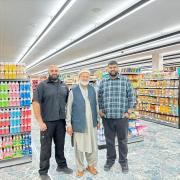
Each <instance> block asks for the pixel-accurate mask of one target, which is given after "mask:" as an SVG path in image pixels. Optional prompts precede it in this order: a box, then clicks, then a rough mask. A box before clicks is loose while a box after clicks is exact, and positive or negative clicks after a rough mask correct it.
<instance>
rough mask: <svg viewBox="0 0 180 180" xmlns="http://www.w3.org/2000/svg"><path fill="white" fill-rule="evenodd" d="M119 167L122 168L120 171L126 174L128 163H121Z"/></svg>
mask: <svg viewBox="0 0 180 180" xmlns="http://www.w3.org/2000/svg"><path fill="white" fill-rule="evenodd" d="M121 168H122V173H124V174H128V172H129V167H128V164H124V165H121Z"/></svg>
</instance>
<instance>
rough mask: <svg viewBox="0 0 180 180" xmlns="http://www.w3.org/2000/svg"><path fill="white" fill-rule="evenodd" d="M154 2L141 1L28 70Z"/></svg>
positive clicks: (37, 62)
mask: <svg viewBox="0 0 180 180" xmlns="http://www.w3.org/2000/svg"><path fill="white" fill-rule="evenodd" d="M153 1H155V0H141V1H139V2H137V3H136V4H134V5H132V6H131V7H129V8H128V9H126V10H124V11H123V12H121V13H120V14H118V15H116V16H115V17H113V18H111V19H110V20H108V21H106V22H105V23H103V24H101V25H100V26H98V27H96V28H94V29H93V30H91V31H89V32H87V33H86V34H84V35H83V36H81V37H79V38H77V39H76V40H74V41H72V42H71V43H69V44H67V45H65V46H63V47H62V48H60V49H58V50H56V51H55V52H53V53H52V54H50V55H48V56H47V57H45V58H43V59H40V60H38V61H36V62H35V63H33V64H32V65H30V66H28V68H27V69H28V70H29V69H31V68H33V67H35V66H37V65H39V64H40V63H42V62H44V61H45V60H47V59H49V58H52V57H53V56H55V55H57V54H59V53H60V52H62V51H64V50H67V49H68V48H70V47H72V46H73V45H75V44H77V43H80V42H81V41H82V40H85V39H87V38H89V37H90V36H92V35H94V34H96V33H98V32H100V31H102V30H103V29H105V28H107V27H109V26H111V25H112V24H114V23H116V22H117V21H120V20H122V19H124V18H125V17H127V16H129V15H130V14H132V13H134V12H136V11H138V10H139V9H141V8H143V7H144V6H146V5H148V4H149V3H152V2H153Z"/></svg>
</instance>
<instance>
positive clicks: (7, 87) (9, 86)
mask: <svg viewBox="0 0 180 180" xmlns="http://www.w3.org/2000/svg"><path fill="white" fill-rule="evenodd" d="M0 91H30V82H29V81H26V82H24V81H20V82H19V81H18V82H17V81H14V82H8V81H7V82H0Z"/></svg>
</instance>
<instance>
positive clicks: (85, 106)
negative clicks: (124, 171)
mask: <svg viewBox="0 0 180 180" xmlns="http://www.w3.org/2000/svg"><path fill="white" fill-rule="evenodd" d="M89 79H90V72H89V71H88V70H81V71H80V72H79V84H78V85H77V86H75V87H74V88H72V90H71V91H70V94H69V98H68V105H67V117H66V124H67V133H68V134H69V135H71V136H72V134H73V139H74V148H75V160H76V166H77V172H76V176H77V177H82V176H83V175H84V162H83V160H84V153H85V156H86V160H87V163H88V167H87V168H86V169H87V171H89V172H90V173H91V174H93V175H96V174H97V170H96V168H95V167H96V163H97V135H96V127H97V128H99V123H98V121H97V114H98V103H97V96H96V92H95V89H94V87H92V86H90V85H89Z"/></svg>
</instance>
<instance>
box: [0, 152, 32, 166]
mask: <svg viewBox="0 0 180 180" xmlns="http://www.w3.org/2000/svg"><path fill="white" fill-rule="evenodd" d="M30 162H32V156H31V155H30V156H23V157H19V158H11V159H4V160H0V168H5V167H10V166H14V165H18V164H25V163H30Z"/></svg>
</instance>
